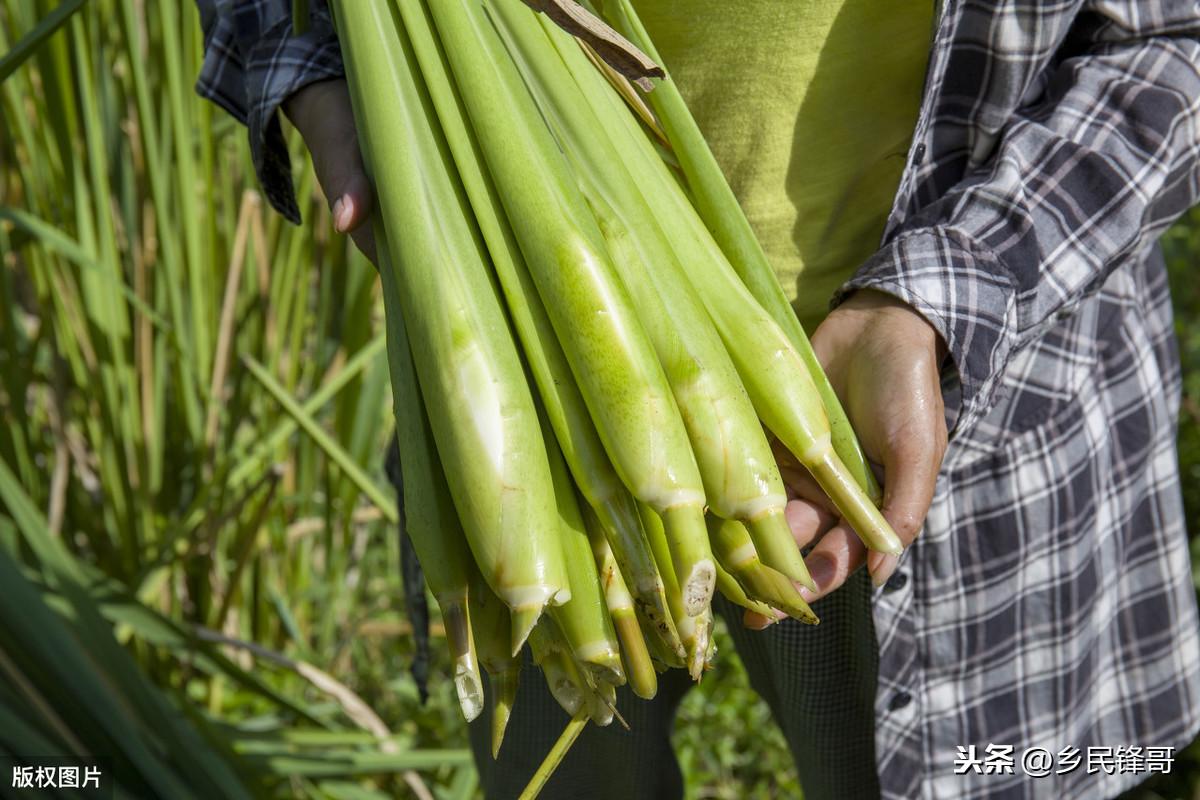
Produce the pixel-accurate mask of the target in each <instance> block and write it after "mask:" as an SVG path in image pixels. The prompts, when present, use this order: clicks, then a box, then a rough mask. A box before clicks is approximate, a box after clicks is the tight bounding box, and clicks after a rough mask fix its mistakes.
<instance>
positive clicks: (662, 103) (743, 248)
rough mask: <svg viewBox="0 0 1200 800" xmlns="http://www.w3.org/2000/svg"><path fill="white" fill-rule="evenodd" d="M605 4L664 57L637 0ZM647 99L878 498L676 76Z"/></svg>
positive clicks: (862, 479) (852, 468) (702, 207)
mask: <svg viewBox="0 0 1200 800" xmlns="http://www.w3.org/2000/svg"><path fill="white" fill-rule="evenodd" d="M604 6H605V8H606V11H607V12H608V16H609V17H610V20H612V21H613V22H614V23H615V25H616V27H617V29H618V30H619V31H620V32H621V33H622V34H623V35H624V36H625V37H626V38H628V39H629V40H630V41H632V42H633V43H634V44H635V45H637V46H638V47H639V48H641V49H642V50H643V52H645V53H646V54H647V55H648V56H650V58H652V59H654V60H655V61H656V62H657V63H659V64H662V59H661V58H660V56H659V55H658V52H657V51H656V50H655V49H654V44H653V43H652V42H651V41H650V37H649V35H648V34H647V33H646V29H645V28H644V27H643V26H642V23H641V20H639V19H638V17H637V13H636V12H635V11H634V9H633V5H632V3H630V2H629V0H606V2H605V3H604ZM649 101H650V105H651V107H652V108H653V109H654V113H655V114H656V116H657V117H658V121H659V123H660V124H661V125H662V128H663V131H664V132H665V133H666V135H667V138H668V140H669V141H670V143H671V148H672V150H673V152H674V153H675V156H676V158H677V159H678V162H679V166H680V167H681V168H682V169H683V173H684V176H685V177H686V179H687V183H688V188H689V189H690V190H691V194H692V198H693V202H694V205H695V208H696V210H697V211H698V212H699V213H700V216H701V217H702V218H703V220H704V224H705V225H706V226H707V228H708V229H709V230H710V231H711V232H712V235H713V237H714V238H715V240H716V242H717V244H718V245H719V246H720V248H721V250H722V251H723V252H724V253H725V255H726V256H727V257H728V259H729V261H730V263H731V264H732V265H733V268H734V269H735V270H737V273H738V275H739V276H740V277H741V279H742V281H743V282H744V283H745V285H746V287H747V288H748V289H749V290H750V292H751V294H753V295H754V297H755V299H757V300H758V302H759V303H761V304H762V306H763V308H765V309H766V310H767V311H768V313H770V315H771V317H772V318H773V319H774V320H775V321H776V322H777V323H778V324H779V325H780V326H781V327H782V328H783V330H784V332H785V333H786V335H787V337H788V339H789V340H790V341H791V343H792V346H793V347H795V349H796V352H797V353H799V355H800V358H801V360H803V362H804V365H805V367H806V368H807V369H808V370H809V374H810V376H811V377H812V380H813V383H814V384H815V385H816V387H817V391H818V392H819V393H820V395H821V402H822V404H823V406H824V409H825V413H826V415H827V416H828V417H829V421H830V426H831V430H832V436H833V446H834V449H835V450H836V451H837V454H838V457H839V458H840V459H841V460H842V461H843V462H844V463H845V465H846V468H847V470H848V471H849V472H850V474H851V475H852V476H853V478H854V480H855V481H856V482H857V483H858V485H859V487H860V488H861V489H863V491H865V492H866V493H867V495H868V496H869V497H870V498H871V500H872V502H874V503H876V504H878V503H879V502H881V500H882V498H883V493H882V491H881V490H880V488H879V484H878V482H877V481H876V480H875V475H874V474H873V473H872V472H871V469H870V466H869V465H868V464H867V460H866V456H865V455H864V454H863V451H862V447H861V445H860V444H859V442H858V438H857V437H856V436H855V435H854V429H853V428H852V427H851V426H850V420H849V419H848V418H847V417H846V411H845V409H843V408H842V404H841V401H840V400H839V399H838V396H837V393H836V392H835V391H834V390H833V386H832V385H831V384H830V383H829V378H828V377H826V375H825V371H824V370H823V369H822V368H821V362H820V361H818V360H817V356H816V353H814V352H813V349H812V345H811V344H810V343H809V340H808V336H807V335H806V334H805V333H804V328H803V327H802V326H801V325H800V320H799V319H798V318H797V317H796V313H795V311H793V310H792V307H791V304H790V303H788V300H787V296H786V295H785V294H784V292H783V287H782V286H780V285H779V279H778V278H776V276H775V272H774V270H773V269H772V268H771V265H770V263H769V262H768V261H767V257H766V254H765V253H764V252H763V249H762V246H761V245H760V244H759V242H758V238H757V237H756V236H755V235H754V230H753V229H752V228H751V227H750V222H749V220H747V219H746V215H745V212H743V211H742V208H741V206H740V205H738V202H737V198H736V197H735V196H734V194H733V190H732V189H731V188H730V187H729V183H728V182H727V181H726V180H725V175H724V173H722V172H721V167H720V165H718V164H717V160H716V158H715V157H714V156H713V154H712V151H711V150H709V148H708V143H707V142H705V141H704V135H703V134H702V133H701V132H700V127H699V126H698V125H697V124H696V120H695V118H694V117H692V113H691V112H690V111H689V110H688V108H687V104H686V103H685V102H684V100H683V95H681V94H680V93H679V88H678V87H677V86H676V85H675V82H674V81H673V80H671V77H670V75H668V76H667V77H666V78H664V79H662V80H660V81H658V82H657V83H656V84H655V88H654V91H652V92H650V94H649Z"/></svg>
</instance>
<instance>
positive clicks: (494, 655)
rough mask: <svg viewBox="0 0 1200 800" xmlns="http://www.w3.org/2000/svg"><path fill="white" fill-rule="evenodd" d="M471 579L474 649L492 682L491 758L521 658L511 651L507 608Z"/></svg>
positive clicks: (505, 720)
mask: <svg viewBox="0 0 1200 800" xmlns="http://www.w3.org/2000/svg"><path fill="white" fill-rule="evenodd" d="M476 577H477V578H478V579H477V580H473V581H472V582H471V594H470V598H471V599H470V607H471V617H472V619H473V620H474V621H475V648H476V652H477V653H478V654H479V663H480V664H482V665H483V668H484V669H485V670H487V674H488V680H489V682H490V684H491V689H492V691H491V697H490V699H491V703H492V758H495V757H496V756H497V755H498V754H499V753H500V745H501V744H502V743H503V742H504V731H505V730H506V729H507V728H508V720H509V717H511V716H512V709H513V704H514V703H515V702H516V696H517V687H518V685H519V683H520V677H521V659H520V657H519V656H513V654H512V631H511V627H512V625H511V620H510V617H509V613H508V607H507V606H505V605H504V603H503V601H501V600H500V598H498V597H496V595H495V593H494V592H492V590H491V589H489V588H488V586H487V584H486V583H484V582H483V579H482V578H479V577H478V574H476Z"/></svg>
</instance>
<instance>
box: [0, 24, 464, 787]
mask: <svg viewBox="0 0 1200 800" xmlns="http://www.w3.org/2000/svg"><path fill="white" fill-rule="evenodd" d="M72 12H75V13H72ZM56 24H59V25H60V27H58V28H57V29H55V28H54V26H55V25H56ZM39 26H40V27H39ZM50 31H56V32H53V33H52V35H49V36H45V37H43V34H46V33H49V32H50ZM22 37H27V38H25V39H22ZM27 44H28V45H31V46H30V47H26V46H25V45H27ZM4 54H9V55H7V56H5V55H4ZM201 55H202V37H201V31H200V29H199V21H198V17H197V14H196V12H195V8H194V7H193V6H192V5H191V4H190V3H175V2H167V3H158V2H145V1H144V0H92V2H87V3H81V2H78V0H69V2H66V3H62V4H61V5H60V4H59V3H57V2H44V1H43V0H0V58H3V59H4V60H3V61H0V75H6V77H4V78H3V83H2V84H0V110H2V119H3V125H2V127H0V254H2V258H3V266H2V268H0V430H3V431H5V434H4V435H0V586H3V587H4V588H3V591H0V676H2V677H0V748H3V749H4V751H7V752H10V753H14V754H16V753H24V754H28V753H29V751H28V750H27V749H25V750H21V749H19V748H23V747H27V746H28V744H29V743H31V742H32V743H37V745H38V751H39V752H43V751H45V752H57V753H67V754H76V755H78V754H80V753H91V754H96V755H111V756H112V758H113V759H114V760H115V769H116V774H117V776H118V779H119V781H123V782H124V783H123V784H122V786H123V789H124V791H125V792H126V793H128V794H129V795H134V796H138V795H140V796H146V793H145V791H144V790H145V789H146V787H153V793H154V794H157V795H158V796H164V797H167V796H169V797H184V796H188V795H189V793H194V794H195V796H199V797H234V796H238V795H237V791H235V789H234V787H236V786H241V787H244V788H243V789H242V790H241V791H245V792H247V793H254V794H259V793H264V792H265V793H276V794H280V795H283V796H299V797H335V796H337V797H350V796H354V797H388V796H394V795H395V794H396V793H397V792H399V791H400V790H401V787H405V786H407V787H408V788H407V790H408V791H413V792H417V793H420V792H422V791H425V792H428V791H430V789H428V788H427V787H434V789H436V790H437V791H439V793H440V794H442V795H443V796H448V797H449V796H469V795H470V794H471V793H472V791H473V785H474V773H473V770H472V769H470V768H469V766H468V767H466V768H464V765H467V764H468V762H469V759H468V758H467V754H466V752H465V751H463V750H461V749H454V750H452V751H433V752H430V751H425V750H423V749H422V748H423V746H425V745H428V744H430V743H431V740H430V737H429V732H430V731H431V730H437V731H439V732H440V731H441V730H443V729H445V728H449V727H452V728H453V729H454V730H455V731H460V726H454V725H452V724H451V723H449V722H448V720H449V719H452V717H451V716H450V715H451V714H453V710H452V707H451V706H449V705H447V704H444V703H441V702H440V693H441V691H442V689H443V682H441V681H437V680H435V685H434V687H433V688H434V690H435V692H438V693H439V694H438V695H435V699H437V700H438V701H439V702H438V703H437V704H435V705H434V706H433V707H432V708H431V709H424V710H419V711H418V710H417V709H416V706H415V695H416V693H415V690H414V689H413V688H412V686H411V681H410V680H409V679H408V678H407V675H406V672H405V668H404V659H403V658H402V656H403V654H404V653H405V652H407V650H408V649H409V646H408V643H407V637H406V628H405V623H404V622H403V620H402V617H401V615H400V613H399V612H400V610H401V608H400V607H401V605H402V602H401V592H400V584H399V570H398V539H397V536H396V525H395V523H396V509H395V501H394V493H393V491H392V489H391V487H390V486H388V484H387V482H386V480H385V477H384V473H383V458H382V456H383V452H384V447H385V445H386V442H387V436H388V434H389V433H390V426H389V425H388V424H386V420H388V417H389V413H390V396H389V386H388V373H387V368H386V358H385V355H384V340H383V334H382V326H381V325H379V324H378V319H377V317H378V316H379V314H378V310H377V302H376V300H377V297H376V295H377V289H376V280H375V273H374V270H373V269H372V268H371V266H370V265H369V264H367V263H366V262H365V261H364V260H363V259H362V258H361V257H359V256H358V255H357V254H355V253H354V252H353V251H352V248H349V247H348V246H347V242H346V240H345V239H344V238H342V237H332V236H331V235H330V234H329V231H330V230H331V226H330V224H329V221H328V218H327V212H326V210H325V204H324V201H323V200H322V199H321V198H320V197H319V196H317V194H316V193H315V191H314V183H313V178H312V173H311V171H310V170H309V169H308V168H307V166H306V165H305V167H304V168H303V169H301V170H299V175H298V190H299V196H300V198H302V206H303V209H304V213H305V217H306V220H307V222H308V224H307V225H305V226H303V227H294V226H291V225H289V224H287V223H286V222H284V221H283V220H282V219H281V218H280V217H279V216H278V215H276V214H274V213H271V212H270V211H269V209H267V208H266V207H265V206H264V203H263V201H262V199H261V198H260V196H259V194H258V193H257V191H256V190H255V182H254V176H253V170H252V168H251V165H250V161H249V155H248V148H247V146H246V143H245V131H244V129H243V128H242V127H241V126H240V125H238V124H237V123H236V122H235V121H234V120H232V119H230V118H229V117H228V116H227V115H225V114H224V113H223V112H221V111H220V110H219V109H216V108H215V107H213V106H212V105H211V104H208V103H205V102H202V101H201V100H200V99H199V98H198V97H196V95H195V94H194V91H193V86H192V85H193V82H194V80H195V77H196V74H197V71H198V67H199V63H200V59H201ZM22 59H24V60H22ZM295 151H296V155H297V157H298V163H301V164H303V163H304V162H303V158H302V156H301V155H300V153H301V151H300V149H299V148H295ZM59 668H61V669H59ZM62 670H66V671H65V672H64V671H62ZM76 678H77V679H78V680H75V679H76ZM85 678H86V680H85ZM442 709H444V710H445V712H446V718H445V719H442V718H439V715H440V712H441V710H442ZM118 712H119V713H118ZM174 731H177V732H178V735H177V737H175V738H173V737H172V736H171V735H168V734H170V733H171V732H174ZM463 741H464V737H462V736H461V731H460V736H459V737H458V741H457V742H456V744H458V745H459V747H461V743H462V742H463ZM434 743H439V744H440V743H441V741H440V740H439V741H438V742H434ZM202 756H203V757H202ZM206 759H207V760H206ZM418 771H419V773H418ZM205 775H207V776H208V778H207V779H205V778H204V776H205ZM363 775H367V776H371V779H370V780H367V781H362V780H359V779H358V778H359V777H360V776H363ZM222 781H223V782H224V783H222ZM372 786H374V789H372V788H371V787H372ZM451 790H453V791H451Z"/></svg>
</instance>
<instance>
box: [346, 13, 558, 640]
mask: <svg viewBox="0 0 1200 800" xmlns="http://www.w3.org/2000/svg"><path fill="white" fill-rule="evenodd" d="M333 9H334V12H335V15H336V19H337V22H338V31H339V36H340V38H341V44H342V50H343V56H344V58H345V61H346V70H347V77H348V79H349V82H350V87H351V95H352V101H353V106H354V112H355V118H356V121H357V123H358V132H359V144H360V146H361V147H362V151H363V156H364V160H365V162H366V165H367V168H368V170H369V172H370V174H371V176H372V177H373V179H374V184H375V190H376V198H377V200H378V202H379V211H380V214H381V218H382V222H383V225H384V227H385V228H386V229H387V230H388V232H389V234H390V235H389V236H388V245H389V261H390V262H391V264H392V266H393V267H394V268H393V269H392V270H391V271H392V275H393V278H394V280H395V289H396V294H397V295H398V300H399V308H400V309H401V311H402V312H403V319H404V322H405V326H406V329H407V331H408V334H409V339H410V344H411V346H412V355H413V362H414V363H415V365H416V372H417V375H418V378H419V381H420V386H421V392H422V395H423V397H424V399H425V405H426V408H427V409H430V410H431V411H436V413H430V415H429V416H430V421H431V423H432V428H433V434H434V440H435V442H436V444H437V450H438V453H439V454H440V456H441V459H442V464H443V466H444V468H445V474H446V478H447V480H448V482H449V484H450V490H451V494H452V496H453V498H454V505H455V508H456V509H457V511H458V515H459V518H460V519H461V520H462V523H463V528H464V530H465V532H466V535H467V541H468V543H469V544H470V547H471V551H472V553H473V554H474V556H475V562H476V564H477V565H478V566H479V568H480V570H481V571H482V573H483V577H484V580H486V581H487V583H488V585H489V586H491V587H492V589H493V591H495V592H496V594H497V595H498V596H499V597H500V598H501V599H502V600H503V601H504V603H505V605H507V606H508V607H509V608H510V609H511V610H512V612H513V616H514V625H513V631H512V634H513V652H516V651H518V650H519V649H520V645H521V643H522V642H524V640H525V637H526V636H527V635H528V631H529V630H530V629H531V628H532V627H533V625H534V623H536V621H537V619H538V618H539V617H540V615H541V613H542V609H543V608H544V607H545V606H546V605H547V604H555V605H558V604H561V603H563V602H566V601H567V600H568V599H570V588H569V586H568V583H567V576H566V569H565V566H564V564H563V558H562V548H561V546H560V544H559V542H558V537H556V536H555V535H554V533H555V531H556V529H557V525H558V519H557V515H556V513H555V500H554V485H553V479H552V478H551V476H550V466H549V463H548V461H547V459H546V448H545V442H544V441H543V440H542V434H541V426H540V423H539V421H538V414H537V410H536V408H535V406H534V403H533V397H532V396H531V395H530V393H529V387H528V385H527V383H526V381H525V375H524V370H523V369H522V366H521V362H520V357H519V355H518V353H517V349H516V345H515V343H514V342H513V339H512V335H511V333H510V331H509V329H508V324H507V321H506V319H505V316H504V310H503V308H502V306H501V302H500V298H499V297H498V295H497V292H496V287H495V286H494V285H493V284H492V282H491V279H490V275H489V272H488V267H487V263H486V261H485V260H484V257H483V254H482V253H481V252H480V246H479V242H478V241H477V239H476V235H475V234H476V232H475V231H474V229H473V228H472V227H471V224H470V220H471V212H470V209H469V207H468V206H467V204H466V201H465V198H464V197H463V196H462V193H461V187H460V186H459V185H458V184H457V178H456V173H455V172H454V165H453V163H452V162H451V161H450V157H449V154H448V153H447V152H446V151H445V149H444V147H443V145H444V143H443V142H442V141H441V140H440V137H439V135H438V126H437V121H436V117H435V116H434V115H433V112H432V109H431V108H430V107H429V103H428V98H427V96H426V95H425V94H424V92H423V91H422V88H421V85H420V81H419V80H418V79H417V76H416V73H415V69H416V65H415V64H414V62H413V56H412V52H411V48H410V47H409V45H408V42H407V41H406V40H405V38H404V37H403V36H402V35H401V30H400V29H399V27H398V25H397V20H395V19H394V18H393V16H392V11H391V9H390V8H389V3H388V2H387V1H386V0H355V2H349V0H337V2H334V3H333Z"/></svg>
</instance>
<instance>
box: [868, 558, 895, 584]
mask: <svg viewBox="0 0 1200 800" xmlns="http://www.w3.org/2000/svg"><path fill="white" fill-rule="evenodd" d="M872 555H874V554H872ZM880 555H881V556H882V558H881V559H880V560H879V561H878V562H877V563H876V566H875V567H874V568H873V569H871V582H872V583H874V584H875V588H876V589H878V588H879V587H880V586H883V585H884V584H885V583H887V580H888V578H890V577H892V573H894V572H895V571H896V566H897V565H898V564H899V563H900V557H899V556H893V555H889V554H887V553H881V554H880Z"/></svg>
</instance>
